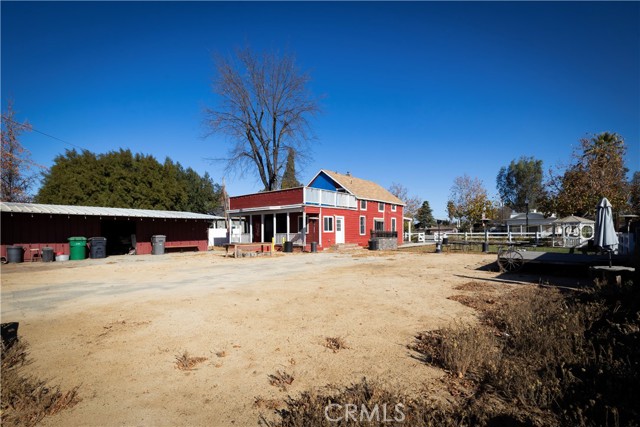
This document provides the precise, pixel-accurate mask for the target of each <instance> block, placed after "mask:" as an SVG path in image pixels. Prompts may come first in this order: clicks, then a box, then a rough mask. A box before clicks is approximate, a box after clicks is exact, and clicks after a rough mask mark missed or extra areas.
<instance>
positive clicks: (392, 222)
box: [391, 218, 397, 231]
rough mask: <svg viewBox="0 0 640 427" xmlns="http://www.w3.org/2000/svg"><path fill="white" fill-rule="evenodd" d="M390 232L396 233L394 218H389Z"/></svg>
mask: <svg viewBox="0 0 640 427" xmlns="http://www.w3.org/2000/svg"><path fill="white" fill-rule="evenodd" d="M391 231H397V230H396V219H395V218H391Z"/></svg>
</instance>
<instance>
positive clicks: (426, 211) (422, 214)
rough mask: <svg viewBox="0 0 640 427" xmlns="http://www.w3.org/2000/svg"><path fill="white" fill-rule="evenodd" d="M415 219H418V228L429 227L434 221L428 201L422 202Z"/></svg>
mask: <svg viewBox="0 0 640 427" xmlns="http://www.w3.org/2000/svg"><path fill="white" fill-rule="evenodd" d="M416 219H417V220H418V227H419V228H425V227H430V226H432V225H433V224H435V223H436V220H435V218H433V210H432V209H431V206H429V202H428V201H426V200H425V201H424V202H422V206H420V208H419V209H418V213H417V214H416Z"/></svg>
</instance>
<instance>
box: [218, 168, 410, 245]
mask: <svg viewBox="0 0 640 427" xmlns="http://www.w3.org/2000/svg"><path fill="white" fill-rule="evenodd" d="M404 205H405V204H404V202H403V201H402V200H400V199H398V198H397V197H396V196H394V195H393V194H391V193H390V192H389V191H387V190H385V189H384V188H382V187H381V186H380V185H378V184H376V183H374V182H371V181H367V180H364V179H360V178H356V177H353V176H351V175H349V174H347V175H344V174H340V173H337V172H331V171H327V170H321V171H320V172H318V173H317V174H316V176H315V177H314V178H313V179H312V180H311V182H310V183H309V184H308V185H306V186H304V187H298V188H291V189H286V190H277V191H266V192H261V193H253V194H247V195H244V196H235V197H231V198H230V209H229V215H230V216H231V217H232V218H243V219H244V224H245V226H244V234H242V243H253V242H270V241H271V239H272V238H275V241H276V243H278V244H279V243H282V241H283V240H286V241H291V242H293V244H294V245H299V246H303V247H305V248H308V247H309V246H310V244H311V243H312V242H315V243H317V245H318V248H320V249H322V248H327V247H329V246H332V245H335V244H342V243H355V244H358V245H360V246H367V245H368V243H369V239H370V238H371V237H372V236H380V237H394V238H396V239H397V242H398V244H401V243H402V221H403V210H404ZM399 231H400V232H399Z"/></svg>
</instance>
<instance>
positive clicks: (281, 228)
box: [230, 207, 319, 249]
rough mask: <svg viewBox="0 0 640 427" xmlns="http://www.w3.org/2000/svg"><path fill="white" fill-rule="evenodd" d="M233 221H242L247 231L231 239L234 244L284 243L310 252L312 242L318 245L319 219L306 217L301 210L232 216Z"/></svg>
mask: <svg viewBox="0 0 640 427" xmlns="http://www.w3.org/2000/svg"><path fill="white" fill-rule="evenodd" d="M230 218H232V219H242V220H243V221H242V222H243V223H244V230H242V233H237V234H234V235H232V236H231V243H263V242H266V243H273V244H275V245H276V246H282V245H284V242H291V243H293V246H294V247H298V248H302V249H308V246H310V244H311V243H312V242H318V237H319V236H318V222H319V221H318V216H317V215H313V214H307V213H306V212H305V210H304V209H303V208H302V207H300V208H293V209H284V210H278V211H273V210H264V211H254V212H251V213H242V214H240V213H234V214H230Z"/></svg>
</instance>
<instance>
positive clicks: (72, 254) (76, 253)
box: [69, 237, 87, 260]
mask: <svg viewBox="0 0 640 427" xmlns="http://www.w3.org/2000/svg"><path fill="white" fill-rule="evenodd" d="M86 257H87V238H86V237H69V259H70V260H79V259H85V258H86Z"/></svg>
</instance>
